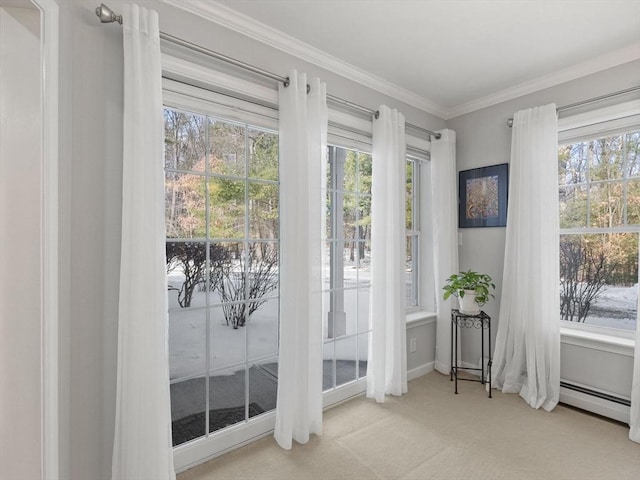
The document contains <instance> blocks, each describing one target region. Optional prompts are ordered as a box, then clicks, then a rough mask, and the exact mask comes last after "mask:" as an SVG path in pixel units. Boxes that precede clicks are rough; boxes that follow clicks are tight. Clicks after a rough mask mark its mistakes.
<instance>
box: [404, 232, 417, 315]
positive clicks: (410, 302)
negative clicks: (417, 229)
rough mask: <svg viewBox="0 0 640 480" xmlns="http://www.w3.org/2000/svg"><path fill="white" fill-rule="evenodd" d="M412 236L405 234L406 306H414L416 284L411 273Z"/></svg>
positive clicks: (412, 262) (412, 263)
mask: <svg viewBox="0 0 640 480" xmlns="http://www.w3.org/2000/svg"><path fill="white" fill-rule="evenodd" d="M413 240H414V238H413V236H410V235H409V236H407V243H406V248H405V265H406V266H405V277H404V278H405V299H406V306H407V307H415V306H416V303H417V302H416V285H415V282H414V275H413V265H414V261H413V250H414V248H413Z"/></svg>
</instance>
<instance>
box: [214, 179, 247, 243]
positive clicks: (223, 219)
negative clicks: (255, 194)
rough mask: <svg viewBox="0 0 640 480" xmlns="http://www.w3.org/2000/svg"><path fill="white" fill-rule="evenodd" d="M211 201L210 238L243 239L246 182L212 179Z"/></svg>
mask: <svg viewBox="0 0 640 480" xmlns="http://www.w3.org/2000/svg"><path fill="white" fill-rule="evenodd" d="M209 199H210V200H209V216H210V218H209V237H210V238H243V237H244V221H245V218H244V216H245V182H242V181H235V180H229V179H226V178H211V179H210V180H209Z"/></svg>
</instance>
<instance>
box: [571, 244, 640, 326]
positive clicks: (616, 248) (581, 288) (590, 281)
mask: <svg viewBox="0 0 640 480" xmlns="http://www.w3.org/2000/svg"><path fill="white" fill-rule="evenodd" d="M637 281H638V234H637V233H606V234H592V235H561V236H560V306H561V308H560V310H561V318H562V320H566V321H571V322H579V323H586V324H590V325H600V326H604V327H610V328H618V329H624V330H635V328H636V327H635V325H636V315H637V302H638V287H637Z"/></svg>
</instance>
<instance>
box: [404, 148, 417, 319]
mask: <svg viewBox="0 0 640 480" xmlns="http://www.w3.org/2000/svg"><path fill="white" fill-rule="evenodd" d="M420 167H421V163H420V161H419V160H416V159H414V158H411V157H408V158H407V182H406V185H407V195H406V202H407V207H406V229H407V246H406V272H407V273H406V280H405V292H406V306H407V309H408V310H412V309H417V308H418V307H420V298H419V292H420V282H419V278H420V277H419V273H420V269H419V268H418V266H419V265H420Z"/></svg>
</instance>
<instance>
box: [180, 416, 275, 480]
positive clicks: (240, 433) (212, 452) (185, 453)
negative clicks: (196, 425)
mask: <svg viewBox="0 0 640 480" xmlns="http://www.w3.org/2000/svg"><path fill="white" fill-rule="evenodd" d="M275 424H276V412H275V410H272V411H269V412H267V413H265V414H262V415H260V416H258V417H255V418H254V419H252V420H250V421H249V422H248V423H247V422H241V423H237V424H236V425H233V426H231V427H228V428H226V429H224V430H222V431H220V432H218V433H214V434H213V435H211V436H209V437H206V438H204V437H203V438H199V439H197V440H194V441H192V442H188V443H184V444H182V445H179V446H177V447H175V448H174V449H173V463H174V466H175V469H176V473H180V472H184V471H185V470H188V469H189V468H192V467H195V466H196V465H200V464H201V463H205V462H208V461H209V460H212V459H214V458H216V457H219V456H220V455H223V454H225V453H227V452H230V451H231V450H235V449H236V448H240V447H242V446H244V445H248V444H249V443H252V442H255V441H256V440H258V439H260V438H263V437H266V436H268V435H270V434H271V433H272V432H273V429H274V427H275Z"/></svg>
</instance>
